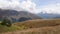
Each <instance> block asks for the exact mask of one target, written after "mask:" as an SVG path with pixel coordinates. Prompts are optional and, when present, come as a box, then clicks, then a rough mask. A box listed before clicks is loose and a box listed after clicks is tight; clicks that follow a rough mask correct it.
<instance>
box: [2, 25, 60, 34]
mask: <svg viewBox="0 0 60 34" xmlns="http://www.w3.org/2000/svg"><path fill="white" fill-rule="evenodd" d="M2 34H60V25H59V26H54V27H53V26H52V27H42V28H32V29H27V30H22V31H14V32H7V33H2Z"/></svg>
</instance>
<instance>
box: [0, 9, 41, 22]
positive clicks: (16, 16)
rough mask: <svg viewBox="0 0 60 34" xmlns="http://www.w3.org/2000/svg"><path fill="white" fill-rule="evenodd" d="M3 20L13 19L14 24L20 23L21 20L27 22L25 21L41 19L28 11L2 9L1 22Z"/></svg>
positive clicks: (0, 12) (0, 11)
mask: <svg viewBox="0 0 60 34" xmlns="http://www.w3.org/2000/svg"><path fill="white" fill-rule="evenodd" d="M3 18H8V19H11V20H12V22H20V20H22V21H25V20H31V19H41V18H40V17H39V16H37V15H36V14H32V13H30V12H27V11H16V10H3V9H0V20H2V19H3ZM22 18H23V19H22Z"/></svg>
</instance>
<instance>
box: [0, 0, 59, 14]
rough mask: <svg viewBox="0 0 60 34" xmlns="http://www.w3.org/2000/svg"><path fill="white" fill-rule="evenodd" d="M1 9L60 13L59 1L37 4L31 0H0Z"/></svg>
mask: <svg viewBox="0 0 60 34" xmlns="http://www.w3.org/2000/svg"><path fill="white" fill-rule="evenodd" d="M0 8H1V9H13V10H18V11H21V10H27V11H29V12H31V13H39V12H47V13H56V14H60V3H55V4H54V3H52V4H48V5H44V6H39V7H38V6H37V4H36V3H34V2H32V0H0Z"/></svg>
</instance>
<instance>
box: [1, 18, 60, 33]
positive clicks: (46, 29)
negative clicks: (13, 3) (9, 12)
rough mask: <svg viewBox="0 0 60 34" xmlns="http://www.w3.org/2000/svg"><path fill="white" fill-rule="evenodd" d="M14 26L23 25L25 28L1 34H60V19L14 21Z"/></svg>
mask: <svg viewBox="0 0 60 34" xmlns="http://www.w3.org/2000/svg"><path fill="white" fill-rule="evenodd" d="M13 26H18V27H22V26H23V28H24V29H23V30H19V31H18V30H17V31H13V32H7V33H1V34H60V19H50V20H43V19H41V20H38V19H37V20H29V21H25V22H18V23H14V24H13Z"/></svg>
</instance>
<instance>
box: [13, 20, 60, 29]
mask: <svg viewBox="0 0 60 34" xmlns="http://www.w3.org/2000/svg"><path fill="white" fill-rule="evenodd" d="M13 25H17V26H25V27H26V28H39V27H48V26H56V25H60V19H53V20H29V21H25V22H18V23H14V24H13Z"/></svg>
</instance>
